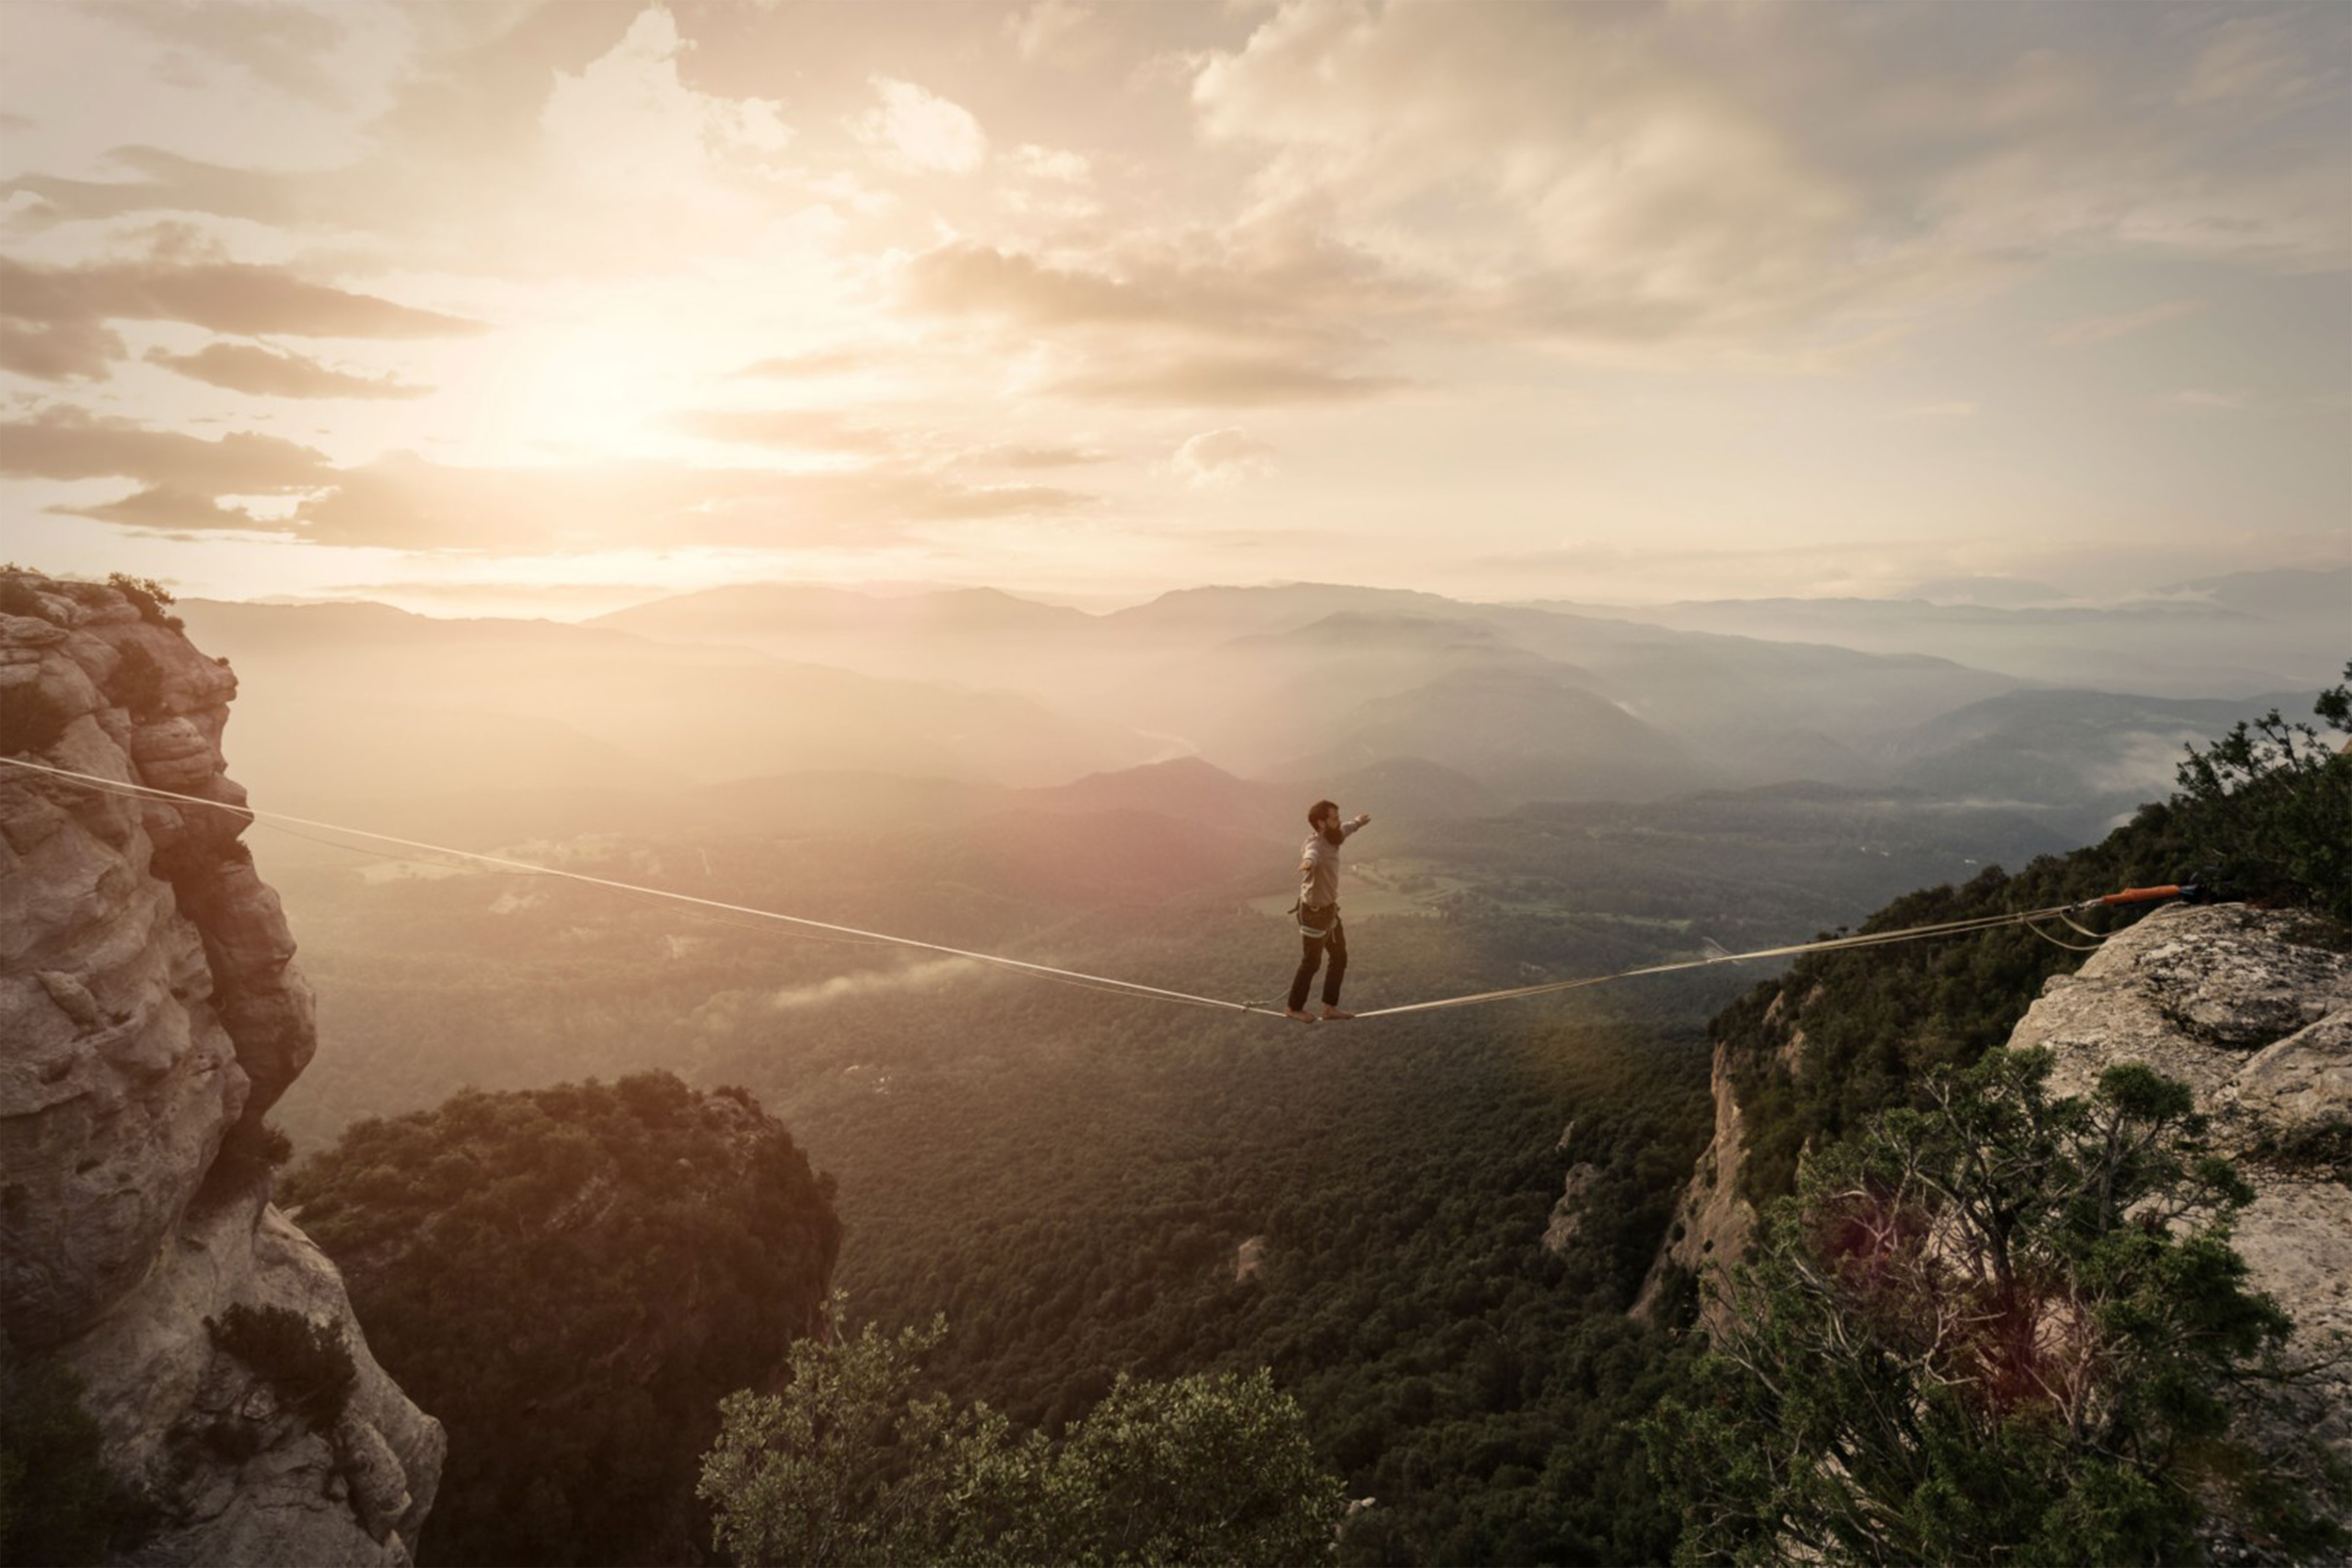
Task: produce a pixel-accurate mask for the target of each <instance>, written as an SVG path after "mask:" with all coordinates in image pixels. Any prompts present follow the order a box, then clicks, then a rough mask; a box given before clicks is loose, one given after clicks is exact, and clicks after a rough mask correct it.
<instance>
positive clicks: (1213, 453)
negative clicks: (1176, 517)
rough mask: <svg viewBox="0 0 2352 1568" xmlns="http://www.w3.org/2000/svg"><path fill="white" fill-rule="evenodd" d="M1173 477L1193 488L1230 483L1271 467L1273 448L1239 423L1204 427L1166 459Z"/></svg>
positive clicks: (1260, 472) (1259, 473)
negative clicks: (1223, 426) (1214, 427)
mask: <svg viewBox="0 0 2352 1568" xmlns="http://www.w3.org/2000/svg"><path fill="white" fill-rule="evenodd" d="M1169 467H1170V468H1171V470H1172V471H1173V472H1174V473H1175V475H1176V477H1177V478H1178V479H1182V480H1183V481H1184V482H1185V483H1186V484H1188V485H1191V486H1193V487H1194V488H1196V489H1210V488H1213V487H1216V486H1221V485H1230V484H1234V483H1236V482H1238V481H1240V480H1242V479H1258V478H1262V477H1264V476H1265V475H1266V474H1270V473H1272V472H1273V471H1274V448H1273V447H1270V446H1268V445H1266V443H1265V442H1264V441H1261V440H1258V439H1257V438H1256V437H1254V436H1251V435H1250V434H1249V433H1248V432H1246V431H1244V430H1243V429H1242V428H1241V427H1240V426H1226V427H1225V428H1224V429H1223V430H1204V431H1202V433H1201V434H1200V435H1198V436H1195V437H1192V439H1191V440H1189V441H1186V442H1185V443H1184V444H1183V445H1182V446H1181V447H1177V448H1176V455H1175V457H1173V458H1171V459H1170V460H1169Z"/></svg>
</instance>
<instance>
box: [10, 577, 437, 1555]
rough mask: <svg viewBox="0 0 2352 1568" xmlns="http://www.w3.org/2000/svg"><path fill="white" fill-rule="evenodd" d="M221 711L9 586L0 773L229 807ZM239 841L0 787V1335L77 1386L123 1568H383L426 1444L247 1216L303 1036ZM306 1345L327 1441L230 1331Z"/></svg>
mask: <svg viewBox="0 0 2352 1568" xmlns="http://www.w3.org/2000/svg"><path fill="white" fill-rule="evenodd" d="M235 692H236V679H235V677H234V676H233V675H232V674H231V673H230V671H229V670H228V669H227V668H226V666H225V665H223V664H221V663H220V662H218V661H216V660H214V659H212V658H206V657H205V655H204V654H202V653H200V652H198V651H197V650H196V648H195V647H193V646H192V645H191V644H190V643H189V642H188V641H187V639H186V638H185V637H183V636H181V635H180V632H179V630H178V627H177V625H176V623H175V622H174V621H173V619H172V617H170V616H168V615H167V614H166V613H165V612H164V610H163V604H162V603H161V602H160V601H159V598H158V596H157V595H155V594H153V593H152V592H150V591H148V590H147V589H146V588H144V587H142V586H141V585H139V584H121V585H118V586H113V587H104V586H98V585H95V584H81V583H60V582H57V581H53V580H51V579H48V578H46V577H43V576H41V575H39V574H33V573H26V572H21V571H16V570H14V569H10V570H6V571H0V756H6V757H16V758H21V759H23V760H26V761H29V762H36V763H45V764H47V765H49V766H53V767H58V768H64V769H69V770H72V771H74V772H77V773H89V774H93V775H96V776H99V777H102V778H106V779H110V780H114V781H117V782H120V783H123V784H146V785H151V786H153V787H156V788H159V789H165V790H170V791H173V792H174V793H177V794H183V795H194V796H197V797H200V798H202V799H205V800H208V801H215V802H219V803H222V804H223V805H242V804H243V803H244V799H245V794H244V791H243V790H242V789H240V788H239V787H238V786H237V785H236V784H235V783H233V782H232V781H230V780H229V779H228V778H227V777H226V773H224V771H223V762H222V757H221V749H220V741H221V732H222V730H223V728H224V726H225V725H226V722H227V718H228V703H229V700H230V699H231V697H232V696H233V695H234V694H235ZM246 826H247V818H245V817H243V816H240V815H238V814H237V813H236V812H233V811H220V810H213V809H210V808H205V807H195V806H184V805H175V804H173V803H171V802H166V801H160V800H152V799H151V800H142V799H137V798H133V797H130V796H126V795H119V794H113V793H109V792H106V791H103V790H100V789H98V788H93V787H90V786H88V785H84V784H77V783H73V782H71V781H68V780H63V779H58V778H54V777H50V776H47V775H44V774H40V773H31V772H27V771H25V770H22V769H17V768H8V767H0V1042H5V1043H4V1044H0V1220H5V1225H0V1331H5V1334H6V1336H7V1339H8V1341H9V1342H10V1343H11V1344H12V1345H13V1346H14V1347H16V1351H17V1352H20V1353H32V1354H45V1355H53V1356H55V1357H57V1358H58V1359H59V1360H61V1361H62V1362H64V1363H66V1364H67V1365H68V1366H70V1367H71V1368H72V1369H73V1370H74V1371H75V1372H76V1373H78V1374H79V1377H80V1379H81V1380H82V1383H83V1384H84V1390H85V1393H84V1402H85V1404H86V1405H87V1406H88V1407H89V1411H90V1413H91V1415H93V1416H95V1417H96V1419H97V1421H98V1423H99V1425H100V1429H101V1431H102V1432H103V1434H104V1439H105V1449H104V1453H105V1459H106V1462H107V1464H108V1467H109V1468H110V1469H111V1470H113V1471H114V1472H115V1473H116V1475H117V1476H118V1477H119V1478H121V1479H122V1480H123V1481H124V1482H126V1483H127V1484H128V1485H129V1486H130V1487H131V1489H132V1490H133V1491H135V1492H136V1493H137V1494H138V1495H139V1496H140V1497H141V1499H142V1500H143V1501H144V1503H145V1504H146V1505H147V1506H148V1507H149V1508H150V1509H151V1510H152V1517H153V1519H154V1521H155V1524H154V1528H153V1530H152V1532H151V1533H150V1534H149V1536H148V1537H147V1539H146V1540H145V1541H144V1542H143V1543H142V1545H141V1546H139V1547H138V1549H137V1550H136V1552H135V1553H134V1554H133V1557H132V1560H133V1561H136V1562H139V1563H157V1564H163V1563H198V1562H206V1563H219V1562H236V1563H248V1564H272V1563H286V1564H294V1563H302V1564H341V1563H354V1564H356V1563H407V1562H409V1561H410V1560H411V1552H410V1543H411V1542H414V1541H415V1535H416V1531H417V1530H418V1529H419V1527H420V1526H421V1525H422V1524H423V1522H424V1520H425V1513H426V1511H427V1510H429V1508H430V1507H431V1504H432V1499H433V1493H434V1489H435V1486H436V1483H437V1480H438V1478H439V1475H440V1469H441V1462H442V1458H443V1454H444V1451H445V1448H446V1442H445V1439H444V1437H443V1435H442V1431H441V1427H440V1425H439V1423H437V1422H436V1421H435V1420H434V1419H433V1418H432V1417H430V1416H428V1415H425V1414H424V1413H423V1412H421V1411H419V1410H418V1409H417V1408H416V1406H415V1405H414V1404H412V1403H410V1401H409V1400H408V1399H407V1397H406V1396H405V1395H404V1394H402V1393H401V1391H400V1389H399V1388H398V1387H397V1386H396V1385H394V1384H393V1382H392V1381H391V1379H390V1378H388V1377H387V1376H385V1375H384V1373H383V1371H382V1369H381V1368H379V1367H378V1366H377V1365H376V1363H375V1362H374V1360H373V1357H372V1356H370V1354H369V1353H368V1350H367V1343H366V1339H365V1336H364V1335H363V1334H362V1332H361V1330H360V1326H359V1324H358V1322H357V1321H355V1320H354V1319H353V1317H352V1310H351V1306H350V1302H349V1300H348V1299H347V1298H346V1296H345V1294H344V1290H343V1284H342V1280H341V1277H340V1276H339V1275H338V1274H337V1272H336V1270H335V1268H334V1266H333V1265H332V1264H331V1263H330V1262H329V1261H328V1260H327V1258H325V1256H324V1255H323V1254H321V1253H320V1251H319V1249H318V1248H317V1247H313V1246H312V1245H311V1244H310V1240H309V1238H308V1237H304V1236H303V1234H302V1233H301V1231H300V1230H299V1229H298V1228H297V1227H296V1226H293V1225H292V1224H291V1223H290V1222H289V1221H288V1220H287V1219H286V1217H285V1216H284V1215H281V1214H280V1213H279V1212H278V1210H277V1209H276V1208H275V1207H274V1206H273V1205H271V1204H270V1203H269V1201H268V1195H269V1182H270V1177H269V1163H268V1158H267V1154H266V1151H267V1143H268V1140H267V1137H266V1135H265V1134H264V1132H263V1130H262V1127H261V1117H262V1114H263V1112H265V1111H266V1110H268V1108H269V1106H270V1105H272V1104H274V1103H275V1102H276V1101H277V1100H278V1097H279V1096H280V1095H282V1094H283V1093H284V1092H285V1090H286V1088H287V1086H288V1085H289V1084H290V1083H292V1082H293V1080H294V1079H295V1077H296V1076H297V1075H298V1074H299V1073H300V1072H301V1070H302V1068H303V1066H304V1065H305V1064H306V1063H307V1062H308V1061H309V1060H310V1056H311V1054H312V1052H313V1051H314V1050H315V1049H316V1047H317V1035H316V1030H315V1027H314V1025H313V1020H312V1009H311V999H310V990H309V988H308V986H306V985H305V984H303V982H302V979H301V976H300V974H299V972H298V971H297V970H296V969H295V968H294V966H293V963H292V959H293V954H294V942H293V940H292V937H291V936H290V934H289V932H288V930H287V926H286V921H285V916H284V914H283V912H282V911H281V910H280V909H279V906H278V897H277V895H276V894H275V893H274V892H272V891H271V890H270V889H269V888H268V886H267V885H265V884H264V883H263V882H262V881H261V879H260V878H259V877H258V876H257V874H256V873H255V870H254V868H253V861H252V857H251V854H250V852H249V851H248V850H247V848H246V847H245V845H244V844H243V843H242V842H241V841H240V836H241V835H242V833H243V832H244V830H245V827H246ZM239 1308H242V1309H243V1311H242V1312H241V1313H240V1312H236V1311H235V1310H236V1309H239ZM298 1317H299V1320H302V1321H304V1322H306V1323H307V1324H308V1325H309V1327H310V1331H312V1332H313V1333H314V1334H315V1335H316V1336H317V1337H318V1339H319V1340H320V1342H325V1343H332V1342H335V1341H337V1340H338V1339H339V1340H340V1343H341V1346H342V1347H343V1348H344V1349H345V1350H347V1351H348V1353H349V1355H350V1358H351V1362H352V1372H351V1374H350V1376H349V1379H348V1382H347V1385H346V1386H341V1387H339V1390H338V1395H339V1396H338V1397H337V1398H335V1399H333V1400H332V1401H330V1402H328V1404H330V1405H332V1406H334V1407H335V1408H334V1409H333V1411H332V1413H331V1414H328V1413H327V1410H326V1408H325V1407H324V1406H322V1405H321V1404H320V1402H319V1401H316V1400H311V1399H306V1398H303V1397H300V1396H299V1391H298V1390H296V1389H294V1388H293V1387H291V1386H290V1385H289V1370H288V1368H287V1366H286V1365H284V1364H282V1363H281V1362H280V1361H279V1360H278V1358H276V1357H273V1356H272V1355H271V1354H269V1353H268V1352H265V1351H264V1350H262V1349H259V1348H257V1345H258V1344H259V1343H260V1342H261V1340H260V1339H257V1338H256V1337H255V1336H252V1335H247V1336H245V1337H243V1338H240V1337H239V1336H238V1335H237V1334H236V1332H234V1331H229V1332H224V1329H225V1328H230V1329H233V1328H234V1326H235V1325H236V1323H237V1322H238V1321H243V1322H245V1323H246V1324H247V1325H248V1326H249V1325H251V1324H253V1323H261V1324H276V1325H278V1326H279V1327H280V1328H281V1329H282V1328H284V1327H285V1326H288V1325H292V1324H294V1323H295V1321H296V1319H297V1318H298ZM266 1337H267V1336H263V1338H266ZM284 1339H285V1336H284V1334H283V1333H280V1334H279V1335H278V1342H281V1343H282V1342H283V1341H284ZM232 1347H233V1348H232ZM256 1362H259V1363H262V1364H255V1363H256Z"/></svg>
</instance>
